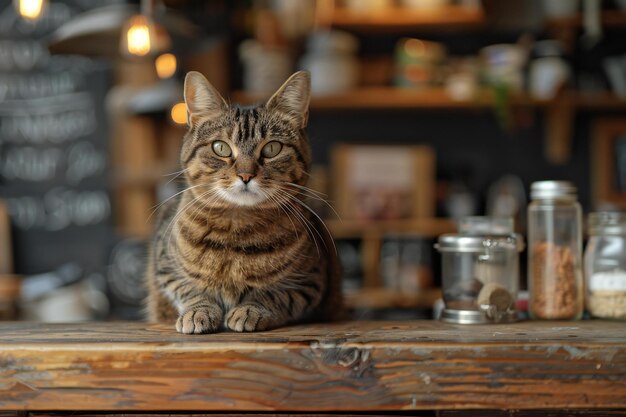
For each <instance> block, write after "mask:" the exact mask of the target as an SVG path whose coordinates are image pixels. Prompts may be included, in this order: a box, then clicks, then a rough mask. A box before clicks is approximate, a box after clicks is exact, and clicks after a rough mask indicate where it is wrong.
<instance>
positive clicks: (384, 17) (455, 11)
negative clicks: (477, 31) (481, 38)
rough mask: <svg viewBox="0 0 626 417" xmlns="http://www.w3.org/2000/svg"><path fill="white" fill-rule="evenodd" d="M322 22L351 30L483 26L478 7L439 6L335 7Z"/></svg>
mask: <svg viewBox="0 0 626 417" xmlns="http://www.w3.org/2000/svg"><path fill="white" fill-rule="evenodd" d="M320 23H321V24H322V25H325V26H332V27H336V28H340V29H344V30H350V31H355V32H367V33H372V32H397V31H406V30H433V29H437V30H439V29H441V30H446V29H460V28H463V29H469V28H480V27H483V26H484V25H485V13H484V12H483V10H482V8H480V7H464V6H455V5H450V6H443V7H438V8H433V9H430V10H417V9H411V8H403V7H393V8H389V9H385V10H380V11H376V12H358V11H353V10H349V9H346V8H342V7H338V8H336V9H334V10H332V12H330V13H328V14H327V15H325V16H322V19H321V22H320Z"/></svg>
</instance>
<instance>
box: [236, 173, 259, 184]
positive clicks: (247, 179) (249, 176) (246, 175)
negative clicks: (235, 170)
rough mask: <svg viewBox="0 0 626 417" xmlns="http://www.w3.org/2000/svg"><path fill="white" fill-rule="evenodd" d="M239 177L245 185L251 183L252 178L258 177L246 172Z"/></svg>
mask: <svg viewBox="0 0 626 417" xmlns="http://www.w3.org/2000/svg"><path fill="white" fill-rule="evenodd" d="M237 176H238V177H239V178H241V180H242V181H243V183H244V184H247V183H249V182H250V180H251V179H252V178H254V177H256V175H255V174H250V173H248V172H244V173H241V174H237Z"/></svg>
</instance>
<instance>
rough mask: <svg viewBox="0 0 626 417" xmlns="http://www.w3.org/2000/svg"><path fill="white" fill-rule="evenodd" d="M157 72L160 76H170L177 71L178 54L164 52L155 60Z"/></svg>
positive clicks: (162, 77)
mask: <svg viewBox="0 0 626 417" xmlns="http://www.w3.org/2000/svg"><path fill="white" fill-rule="evenodd" d="M154 66H155V67H156V72H157V75H158V76H159V78H161V79H165V78H170V77H171V76H172V75H174V74H175V73H176V56H175V55H173V54H162V55H159V56H158V57H157V59H156V60H155V61H154Z"/></svg>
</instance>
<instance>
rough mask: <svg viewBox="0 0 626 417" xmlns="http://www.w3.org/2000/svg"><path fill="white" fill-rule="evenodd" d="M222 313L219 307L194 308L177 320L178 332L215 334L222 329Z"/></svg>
mask: <svg viewBox="0 0 626 417" xmlns="http://www.w3.org/2000/svg"><path fill="white" fill-rule="evenodd" d="M221 321H222V311H221V310H220V309H219V308H218V307H208V306H201V307H193V308H190V309H189V310H187V311H185V312H184V313H183V314H181V315H180V316H179V317H178V320H176V330H177V331H178V332H180V333H184V334H201V333H213V332H215V331H217V330H218V329H219V327H220V323H221Z"/></svg>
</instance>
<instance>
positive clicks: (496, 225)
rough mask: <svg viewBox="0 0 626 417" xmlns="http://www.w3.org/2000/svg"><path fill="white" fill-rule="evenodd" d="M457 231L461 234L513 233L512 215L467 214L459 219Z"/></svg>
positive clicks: (496, 234) (500, 234) (489, 234)
mask: <svg viewBox="0 0 626 417" xmlns="http://www.w3.org/2000/svg"><path fill="white" fill-rule="evenodd" d="M459 233H460V234H463V235H472V236H477V235H482V236H505V235H511V234H513V218H512V217H495V216H467V217H463V218H462V219H461V220H459Z"/></svg>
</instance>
